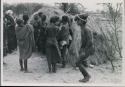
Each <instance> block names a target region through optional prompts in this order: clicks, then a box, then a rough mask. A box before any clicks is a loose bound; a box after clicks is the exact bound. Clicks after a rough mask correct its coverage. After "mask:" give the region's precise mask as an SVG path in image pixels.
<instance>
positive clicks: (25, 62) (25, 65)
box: [24, 59, 32, 73]
mask: <svg viewBox="0 0 125 87" xmlns="http://www.w3.org/2000/svg"><path fill="white" fill-rule="evenodd" d="M27 62H28V60H27V59H25V60H24V71H25V73H32V72H30V71H29V70H28V65H27Z"/></svg>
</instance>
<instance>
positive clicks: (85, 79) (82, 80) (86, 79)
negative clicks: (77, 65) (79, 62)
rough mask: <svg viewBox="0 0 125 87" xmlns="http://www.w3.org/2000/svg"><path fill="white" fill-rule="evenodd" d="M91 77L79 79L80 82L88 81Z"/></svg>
mask: <svg viewBox="0 0 125 87" xmlns="http://www.w3.org/2000/svg"><path fill="white" fill-rule="evenodd" d="M89 79H90V76H86V77H84V79H81V80H79V82H88V81H89Z"/></svg>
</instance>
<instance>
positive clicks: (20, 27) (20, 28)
mask: <svg viewBox="0 0 125 87" xmlns="http://www.w3.org/2000/svg"><path fill="white" fill-rule="evenodd" d="M16 23H17V26H16V37H17V40H18V45H19V53H20V57H19V63H20V67H21V69H20V70H21V71H25V72H26V73H28V72H29V71H28V68H27V61H28V59H29V58H30V57H31V55H32V52H33V51H34V48H35V42H34V36H33V35H34V33H33V27H32V26H31V25H30V24H26V25H24V22H23V20H22V19H17V20H16Z"/></svg>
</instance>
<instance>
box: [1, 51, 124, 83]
mask: <svg viewBox="0 0 125 87" xmlns="http://www.w3.org/2000/svg"><path fill="white" fill-rule="evenodd" d="M18 55H19V53H18V51H15V52H13V53H12V54H8V55H7V56H6V57H4V62H5V63H6V65H3V84H4V85H7V84H8V83H11V82H12V83H19V84H21V83H34V84H35V83H36V84H39V83H40V84H42V83H78V84H79V83H80V82H79V79H82V78H83V76H82V74H81V73H80V72H79V70H78V69H77V70H75V69H73V68H72V67H71V66H69V65H67V66H66V68H60V65H58V68H57V69H58V70H57V73H51V74H49V73H47V61H46V58H45V57H44V56H41V55H40V54H38V53H34V54H33V55H32V57H31V58H30V59H29V61H28V66H29V70H30V71H32V73H24V72H21V71H20V66H19V61H18V59H19V56H18ZM120 64H122V63H121V61H119V62H118V63H117V64H115V65H117V68H116V71H115V72H112V67H111V64H110V63H106V64H102V65H99V66H94V67H93V68H86V69H87V70H88V72H89V73H90V75H91V79H90V81H89V82H87V83H92V84H96V83H97V84H98V83H99V84H101V83H106V84H108V83H109V84H110V83H111V84H120V83H121V75H122V74H121V71H122V70H121V65H120Z"/></svg>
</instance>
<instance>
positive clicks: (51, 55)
mask: <svg viewBox="0 0 125 87" xmlns="http://www.w3.org/2000/svg"><path fill="white" fill-rule="evenodd" d="M58 24H59V17H57V16H54V17H52V18H50V24H49V25H48V26H47V30H46V56H47V62H48V68H49V72H54V73H55V72H56V63H57V62H59V61H60V58H61V53H60V50H59V48H58V42H57V39H56V36H57V33H58V30H59V27H58V26H57V25H58Z"/></svg>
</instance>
